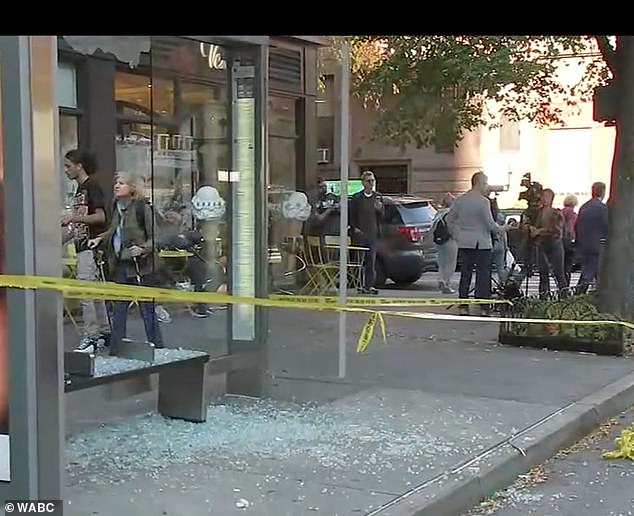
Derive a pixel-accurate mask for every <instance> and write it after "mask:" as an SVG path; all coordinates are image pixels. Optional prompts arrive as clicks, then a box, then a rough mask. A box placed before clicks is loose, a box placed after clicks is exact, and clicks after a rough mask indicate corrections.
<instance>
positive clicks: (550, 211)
mask: <svg viewBox="0 0 634 516" xmlns="http://www.w3.org/2000/svg"><path fill="white" fill-rule="evenodd" d="M554 198H555V192H553V191H552V190H551V189H550V188H545V189H544V190H542V194H541V201H540V202H541V206H540V210H539V214H538V216H537V222H536V226H529V233H530V236H531V238H536V239H537V246H538V248H539V253H540V255H539V293H540V295H545V294H546V293H547V292H548V291H549V290H550V271H551V270H552V273H553V276H555V281H556V283H557V288H558V289H559V291H560V292H561V291H564V290H565V289H566V288H568V283H567V282H566V275H565V273H564V245H563V241H562V237H563V226H564V218H563V216H562V214H561V211H559V210H558V209H555V208H553V200H554Z"/></svg>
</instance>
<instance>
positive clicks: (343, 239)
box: [339, 42, 350, 378]
mask: <svg viewBox="0 0 634 516" xmlns="http://www.w3.org/2000/svg"><path fill="white" fill-rule="evenodd" d="M349 103H350V47H349V45H348V43H347V42H346V43H344V44H343V46H342V49H341V102H340V103H339V105H340V107H341V182H340V184H341V200H340V207H341V216H340V218H339V304H340V305H341V306H344V305H345V304H346V303H347V295H348V170H349V152H348V151H349V148H348V147H349V143H348V140H349V123H350V120H349V119H350V112H349ZM346 322H347V321H346V312H339V378H345V376H346Z"/></svg>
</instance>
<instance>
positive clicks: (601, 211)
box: [575, 182, 608, 294]
mask: <svg viewBox="0 0 634 516" xmlns="http://www.w3.org/2000/svg"><path fill="white" fill-rule="evenodd" d="M604 197H605V183H601V182H597V183H594V184H593V185H592V199H590V200H589V201H588V202H587V203H585V204H584V205H583V206H582V207H581V208H580V209H579V215H577V223H576V225H575V232H576V237H577V239H576V245H577V254H578V258H579V262H580V263H581V277H580V278H579V283H578V284H577V292H579V293H582V294H585V293H586V292H587V290H588V287H589V286H590V283H592V281H594V280H597V279H598V278H597V276H598V274H599V253H600V252H601V243H602V241H605V239H606V238H607V237H608V207H607V206H606V205H605V204H604V203H603V198H604Z"/></svg>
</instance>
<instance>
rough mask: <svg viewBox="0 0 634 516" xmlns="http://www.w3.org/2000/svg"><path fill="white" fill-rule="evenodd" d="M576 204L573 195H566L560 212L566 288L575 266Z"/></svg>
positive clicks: (576, 201) (577, 202) (575, 198)
mask: <svg viewBox="0 0 634 516" xmlns="http://www.w3.org/2000/svg"><path fill="white" fill-rule="evenodd" d="M577 204H579V201H578V200H577V197H576V196H575V195H572V194H570V195H567V196H566V198H565V199H564V209H563V210H561V215H562V216H563V218H564V237H563V242H564V273H565V275H566V283H567V284H568V286H570V278H571V277H572V268H573V266H574V264H575V224H576V222H577V212H575V208H576V207H577Z"/></svg>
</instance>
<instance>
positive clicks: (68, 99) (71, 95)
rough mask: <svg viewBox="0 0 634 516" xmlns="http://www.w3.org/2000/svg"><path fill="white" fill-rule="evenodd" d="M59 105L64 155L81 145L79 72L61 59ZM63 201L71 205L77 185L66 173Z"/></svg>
mask: <svg viewBox="0 0 634 516" xmlns="http://www.w3.org/2000/svg"><path fill="white" fill-rule="evenodd" d="M55 91H56V94H57V106H58V108H59V147H60V156H61V157H63V156H64V155H65V154H66V153H67V152H68V151H69V150H72V149H76V148H77V147H78V146H79V120H78V119H79V110H78V107H79V106H78V104H77V72H76V68H75V65H74V64H72V63H66V62H63V61H59V62H58V63H57V85H56V88H55ZM60 180H61V182H62V184H61V194H62V203H63V205H64V207H65V208H68V207H69V206H70V202H71V199H72V197H73V195H74V192H75V185H74V183H73V182H72V181H70V180H69V179H68V178H67V177H66V175H64V174H60Z"/></svg>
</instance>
